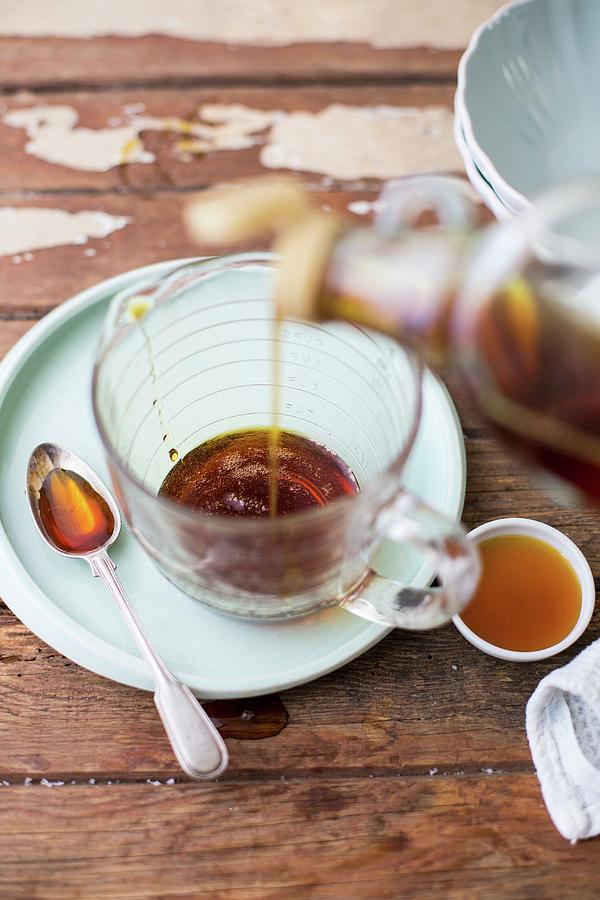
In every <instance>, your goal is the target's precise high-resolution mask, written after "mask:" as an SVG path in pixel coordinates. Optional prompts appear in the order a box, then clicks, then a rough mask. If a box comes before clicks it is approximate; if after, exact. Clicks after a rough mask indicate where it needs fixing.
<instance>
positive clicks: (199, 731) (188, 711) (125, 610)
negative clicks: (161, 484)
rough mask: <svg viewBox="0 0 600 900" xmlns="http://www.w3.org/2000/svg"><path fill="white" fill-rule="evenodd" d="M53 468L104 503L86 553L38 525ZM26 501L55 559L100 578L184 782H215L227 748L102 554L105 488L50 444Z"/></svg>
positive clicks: (30, 476)
mask: <svg viewBox="0 0 600 900" xmlns="http://www.w3.org/2000/svg"><path fill="white" fill-rule="evenodd" d="M53 469H67V470H70V471H71V472H76V473H77V474H78V475H80V476H81V477H82V478H84V479H85V480H86V481H87V482H88V483H89V484H90V485H91V486H92V488H93V489H94V490H95V491H96V493H98V494H99V495H100V497H101V498H102V499H103V500H104V501H105V502H106V504H107V506H108V508H109V510H110V512H111V513H112V516H113V519H114V527H113V531H112V534H111V535H110V537H109V538H108V540H106V541H105V542H104V543H103V544H101V545H100V546H98V547H94V548H93V549H92V550H88V551H86V552H69V551H66V550H64V549H62V548H61V547H59V546H58V545H57V544H56V542H55V541H54V540H53V538H52V537H51V535H50V534H49V533H48V531H47V529H46V528H45V526H44V522H43V520H42V517H41V514H40V508H39V501H40V489H41V487H42V484H43V483H44V479H45V478H46V476H47V475H48V474H49V473H50V472H51V471H52V470H53ZM27 496H28V498H29V505H30V507H31V512H32V514H33V519H34V521H35V523H36V525H37V527H38V528H39V530H40V533H41V535H42V537H43V539H44V540H45V541H46V543H47V544H48V546H49V547H51V548H52V549H53V550H54V551H56V553H60V555H61V556H68V557H73V558H76V559H84V560H85V561H86V562H87V563H88V565H89V567H90V569H91V570H92V574H93V575H95V576H96V577H98V578H101V579H102V580H103V581H104V583H105V585H106V586H107V588H108V590H109V591H110V593H111V594H112V596H113V598H114V600H115V601H116V603H117V606H118V607H119V609H120V610H121V613H122V615H123V618H124V619H125V621H126V622H127V624H128V626H129V628H130V630H131V633H132V634H133V636H134V638H135V640H136V642H137V645H138V647H139V648H140V650H141V652H142V656H143V657H144V659H145V660H146V662H147V663H148V666H149V667H150V670H151V671H152V675H153V676H154V684H155V688H156V690H155V693H154V702H155V704H156V708H157V709H158V712H159V715H160V717H161V719H162V723H163V725H164V727H165V731H166V732H167V736H168V738H169V740H170V741H171V746H172V747H173V750H174V751H175V756H176V757H177V760H178V762H179V765H180V766H181V768H182V769H183V770H184V772H186V773H187V774H188V775H189V776H190V778H195V779H197V780H204V779H209V778H216V777H217V776H218V775H221V774H222V773H223V772H224V771H225V769H226V768H227V766H228V763H229V756H228V753H227V747H226V746H225V743H224V741H223V739H222V738H221V736H220V734H219V732H218V731H217V729H216V728H215V727H214V725H213V723H212V722H211V720H210V718H209V717H208V716H207V714H206V713H205V712H204V710H203V709H202V707H201V706H200V704H199V703H198V702H197V700H196V698H195V697H194V695H193V694H192V692H191V691H190V689H189V688H188V687H187V686H186V685H184V684H181V683H180V682H179V681H177V679H176V678H175V677H174V676H173V675H172V673H171V672H170V671H169V669H168V668H167V667H166V665H165V664H164V662H163V660H162V659H161V657H160V656H159V654H158V651H157V650H156V647H155V646H154V644H153V643H152V641H151V640H150V638H149V637H148V635H147V634H146V631H145V629H144V626H143V625H142V623H141V621H140V619H139V618H138V614H137V613H136V611H135V609H134V607H133V606H132V604H131V601H130V600H129V598H128V597H127V595H126V593H125V591H124V590H123V587H122V585H121V583H120V582H119V580H118V578H117V576H116V574H115V564H114V563H113V561H112V560H111V558H110V557H109V555H108V553H107V550H108V548H109V547H110V545H111V544H112V543H114V541H116V539H117V537H118V535H119V531H120V530H121V515H120V513H119V509H118V507H117V504H116V503H115V501H114V498H113V496H112V494H111V493H110V491H109V490H108V489H107V487H106V485H105V484H104V483H103V482H102V481H101V480H100V478H98V476H97V475H96V473H95V472H94V471H93V470H92V469H91V468H90V467H89V466H88V465H87V464H86V463H84V461H83V460H82V459H80V458H79V457H78V456H76V455H75V454H74V453H71V452H70V451H68V450H64V449H63V448H62V447H58V446H57V445H56V444H40V445H39V447H36V448H35V450H34V451H33V453H32V454H31V456H30V457H29V464H28V466H27Z"/></svg>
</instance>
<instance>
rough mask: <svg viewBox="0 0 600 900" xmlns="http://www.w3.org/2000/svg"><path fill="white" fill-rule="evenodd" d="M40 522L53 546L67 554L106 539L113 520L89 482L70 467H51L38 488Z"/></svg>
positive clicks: (105, 504)
mask: <svg viewBox="0 0 600 900" xmlns="http://www.w3.org/2000/svg"><path fill="white" fill-rule="evenodd" d="M39 511H40V518H41V520H42V524H43V526H44V528H45V529H46V532H47V534H48V536H49V537H50V538H51V540H52V541H53V542H54V543H55V544H56V546H57V547H58V548H59V549H61V550H65V551H66V552H68V553H88V552H89V551H90V550H95V549H96V548H97V547H101V546H102V544H105V543H106V541H107V540H108V539H109V538H110V536H111V535H112V533H113V530H114V527H115V519H114V516H113V514H112V513H111V511H110V509H109V508H108V504H107V503H106V501H105V500H104V499H103V498H102V497H101V496H100V494H99V493H98V492H97V491H95V490H94V488H93V487H92V486H91V484H90V483H89V482H88V481H86V479H85V478H82V476H81V475H79V474H78V473H77V472H72V471H71V470H70V469H61V468H56V469H52V470H51V471H50V472H49V473H48V474H47V475H46V477H45V479H44V482H43V484H42V486H41V488H40V499H39Z"/></svg>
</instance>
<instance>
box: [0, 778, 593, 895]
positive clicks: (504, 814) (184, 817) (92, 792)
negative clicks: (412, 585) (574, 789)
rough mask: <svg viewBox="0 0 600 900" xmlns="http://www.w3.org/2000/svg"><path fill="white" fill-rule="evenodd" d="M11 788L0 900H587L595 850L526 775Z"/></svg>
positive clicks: (0, 835)
mask: <svg viewBox="0 0 600 900" xmlns="http://www.w3.org/2000/svg"><path fill="white" fill-rule="evenodd" d="M3 790H4V789H3V788H0V792H1V791H3ZM10 795H11V797H12V803H11V804H10V805H9V806H7V805H6V804H5V802H3V803H1V804H0V840H1V843H2V866H0V892H3V893H2V896H5V897H8V896H10V897H11V898H13V900H20V898H23V900H31V898H37V900H42V898H43V900H63V898H64V897H65V896H68V897H86V898H88V897H93V898H115V897H119V898H125V897H128V898H133V897H161V898H162V897H175V896H177V897H182V896H187V897H189V896H192V897H206V896H208V897H211V898H225V897H227V898H240V900H241V898H255V897H263V898H280V897H283V896H285V897H319V898H320V897H340V898H342V897H343V898H347V897H352V898H353V900H355V898H356V900H360V898H365V900H366V898H373V900H385V898H399V897H402V898H404V897H406V898H413V897H420V898H430V897H432V896H434V895H435V896H443V897H448V898H461V900H462V898H467V897H469V898H473V897H482V898H483V897H486V898H487V897H492V896H493V897H494V898H509V897H510V898H515V897H529V896H530V897H536V898H540V897H547V898H550V897H556V896H560V897H561V898H562V897H578V898H581V897H584V898H585V897H589V898H591V897H593V896H594V893H593V890H594V887H593V885H592V883H591V882H590V880H589V876H588V877H587V878H586V877H585V875H584V873H585V872H586V871H587V872H590V871H591V870H592V869H593V868H594V867H595V864H596V862H597V845H595V844H594V843H593V842H588V843H584V844H580V845H578V846H576V847H571V846H570V845H569V844H568V843H566V842H565V841H562V840H561V838H560V837H559V836H558V835H557V834H556V833H555V832H553V831H552V830H551V829H550V828H549V827H548V824H547V818H546V813H545V810H544V808H543V805H542V802H541V800H540V796H539V790H538V786H537V783H536V780H535V777H534V776H532V775H511V776H487V777H484V778H477V779H473V778H442V777H439V776H435V777H433V776H432V777H428V778H421V779H414V778H390V777H384V778H374V779H371V778H360V777H358V778H354V779H353V780H350V781H349V780H348V779H344V778H341V779H335V780H331V779H324V780H313V781H312V782H310V783H306V782H291V783H289V782H287V781H280V780H278V781H275V782H269V783H263V784H260V785H252V784H250V785H249V784H245V783H236V784H231V785H226V784H217V785H173V786H167V785H162V786H156V787H154V786H152V785H146V784H144V785H137V786H116V785H112V786H108V785H98V784H96V785H86V786H84V787H71V786H69V785H66V786H64V787H56V788H46V787H43V786H30V787H12V788H11V789H10ZM25 834H26V835H27V850H26V852H24V849H25V848H24V844H23V836H24V835H25ZM559 887H560V890H559V893H558V894H557V888H559Z"/></svg>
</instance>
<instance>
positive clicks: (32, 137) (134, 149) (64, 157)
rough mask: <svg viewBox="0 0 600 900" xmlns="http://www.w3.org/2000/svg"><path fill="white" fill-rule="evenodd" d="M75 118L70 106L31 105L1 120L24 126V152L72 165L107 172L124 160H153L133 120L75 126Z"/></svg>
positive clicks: (75, 114) (76, 117)
mask: <svg viewBox="0 0 600 900" xmlns="http://www.w3.org/2000/svg"><path fill="white" fill-rule="evenodd" d="M78 118H79V116H78V114H77V110H75V109H73V107H72V106H33V107H29V108H27V109H14V110H11V112H8V113H6V115H4V116H3V118H2V121H3V122H4V124H5V125H9V126H11V127H12V128H24V129H25V131H26V133H27V136H28V137H29V141H28V143H27V144H26V145H25V150H26V152H27V153H30V154H31V155H32V156H36V157H38V159H44V160H46V162H50V163H55V164H58V165H61V166H68V167H69V168H71V169H80V170H82V171H86V172H107V171H108V170H109V169H112V168H113V167H114V166H118V165H121V164H122V163H124V162H128V163H133V162H136V163H151V162H154V154H152V153H148V151H147V150H145V149H144V145H143V144H142V142H141V141H140V139H139V137H138V133H139V131H140V129H139V127H138V126H137V125H136V124H130V125H121V126H118V127H114V128H78V127H76V125H77V121H78Z"/></svg>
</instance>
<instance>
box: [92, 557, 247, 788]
mask: <svg viewBox="0 0 600 900" xmlns="http://www.w3.org/2000/svg"><path fill="white" fill-rule="evenodd" d="M89 564H90V568H91V570H92V572H93V574H94V575H95V576H96V577H98V578H101V579H102V581H103V582H104V584H105V585H106V586H107V588H108V590H109V591H110V593H111V594H112V596H113V598H114V600H115V602H116V604H117V606H118V607H119V609H120V610H121V613H122V614H123V618H124V619H125V621H126V622H127V624H128V625H129V629H130V631H131V633H132V634H133V636H134V638H135V640H136V642H137V645H138V647H139V648H140V650H141V652H142V656H143V657H144V659H145V660H146V662H147V663H148V665H149V667H150V669H151V671H152V674H153V676H154V684H155V687H156V690H155V693H154V702H155V704H156V708H157V709H158V713H159V715H160V717H161V719H162V723H163V725H164V727H165V731H166V732H167V736H168V738H169V740H170V742H171V746H172V748H173V750H174V752H175V756H176V757H177V760H178V762H179V765H180V766H181V768H182V769H183V770H184V772H186V773H187V774H188V775H189V776H190V778H195V779H196V780H198V781H202V780H207V779H210V778H216V777H217V776H218V775H221V774H222V773H223V772H224V771H225V769H226V768H227V765H228V763H229V756H228V753H227V747H226V746H225V743H224V741H223V739H222V737H221V735H220V734H219V732H218V731H217V729H216V728H215V726H214V725H213V723H212V722H211V720H210V718H209V716H208V715H207V714H206V713H205V712H204V710H203V709H202V706H201V705H200V704H199V703H198V701H197V700H196V698H195V697H194V695H193V694H192V692H191V691H190V689H189V688H188V687H187V686H186V685H185V684H181V682H179V681H177V679H176V678H175V677H174V676H173V674H172V673H171V672H170V671H169V669H168V668H167V667H166V665H165V663H164V661H163V660H162V658H161V657H160V655H159V653H158V651H157V649H156V647H155V646H154V644H153V643H152V641H151V640H150V638H149V637H148V634H147V633H146V630H145V628H144V626H143V625H142V623H141V621H140V618H139V616H138V614H137V612H136V611H135V608H134V607H133V605H132V603H131V601H130V599H129V597H128V596H127V594H126V593H125V591H124V589H123V586H122V585H121V582H120V581H119V579H118V578H117V576H116V573H115V568H116V567H115V564H114V563H113V561H112V559H111V558H110V557H109V556H108V554H107V553H99V554H98V555H97V556H94V557H92V558H91V559H89Z"/></svg>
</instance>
